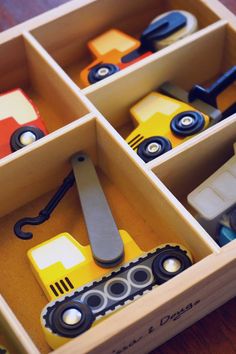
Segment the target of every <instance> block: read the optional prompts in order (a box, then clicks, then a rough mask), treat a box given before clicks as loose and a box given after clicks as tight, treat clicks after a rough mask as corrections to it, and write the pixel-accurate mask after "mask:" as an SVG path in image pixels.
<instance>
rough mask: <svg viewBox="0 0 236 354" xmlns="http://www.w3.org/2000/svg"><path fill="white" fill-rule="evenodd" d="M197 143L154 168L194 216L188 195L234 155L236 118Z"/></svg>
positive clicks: (156, 164)
mask: <svg viewBox="0 0 236 354" xmlns="http://www.w3.org/2000/svg"><path fill="white" fill-rule="evenodd" d="M194 140H195V141H194ZM194 140H192V141H191V142H189V144H188V147H186V148H185V149H184V148H182V149H181V150H179V151H178V153H173V154H172V156H171V157H170V158H165V157H164V156H163V159H158V160H156V162H153V163H152V166H150V167H151V168H152V171H153V172H154V173H155V175H156V176H157V177H158V178H160V180H161V181H162V182H163V183H164V184H165V186H167V188H168V189H169V190H170V191H171V192H172V193H173V194H174V195H175V196H176V198H177V199H178V200H179V201H181V203H182V204H183V205H184V206H185V207H186V208H187V209H189V210H190V212H192V214H193V215H194V214H195V213H194V211H193V210H192V208H191V207H190V205H189V204H188V202H187V195H188V194H189V193H190V192H192V191H193V190H194V189H195V188H196V187H197V186H199V185H200V184H201V183H202V182H203V181H204V180H205V179H206V178H208V177H209V176H211V175H212V174H213V173H214V172H215V171H216V170H217V169H218V168H220V167H221V166H222V165H223V164H224V163H225V162H226V161H227V160H229V159H230V158H231V157H232V156H233V155H234V152H233V144H234V143H235V142H236V115H235V114H234V115H233V116H231V117H229V118H227V119H225V120H224V121H222V122H220V123H218V124H217V125H216V126H214V127H211V128H209V129H208V130H207V131H205V132H203V133H202V134H201V135H199V136H198V137H196V139H194Z"/></svg>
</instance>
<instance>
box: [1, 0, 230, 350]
mask: <svg viewBox="0 0 236 354" xmlns="http://www.w3.org/2000/svg"><path fill="white" fill-rule="evenodd" d="M66 2H68V0H20V1H19V0H1V1H0V31H4V30H6V29H8V28H10V27H12V26H14V25H16V24H18V23H21V22H23V21H25V20H27V19H29V18H32V17H34V16H36V15H39V14H41V13H43V12H45V11H47V10H49V9H52V8H54V7H56V6H59V5H61V4H63V3H66ZM221 2H222V3H223V4H224V5H225V6H226V7H228V8H229V9H230V10H231V11H232V12H234V13H235V14H236V0H221ZM183 353H187V354H195V353H198V354H199V353H201V354H235V353H236V298H234V299H233V300H231V301H229V302H228V303H226V304H225V305H223V306H222V307H220V308H219V309H217V310H216V311H214V312H212V313H211V314H210V315H208V316H206V317H205V318H203V319H202V320H200V321H199V322H197V323H196V324H194V325H193V326H191V327H190V328H188V329H186V330H185V331H183V332H182V333H181V334H179V335H177V336H176V337H174V338H172V339H171V340H169V341H168V342H167V343H165V344H163V345H162V346H161V347H159V348H158V349H155V350H153V351H152V354H183Z"/></svg>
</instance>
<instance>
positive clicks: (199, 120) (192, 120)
mask: <svg viewBox="0 0 236 354" xmlns="http://www.w3.org/2000/svg"><path fill="white" fill-rule="evenodd" d="M204 124H205V119H204V116H203V115H202V114H201V113H199V112H196V111H185V112H182V113H179V114H177V115H176V116H175V117H174V118H173V119H172V121H171V123H170V128H171V131H172V132H173V134H175V135H177V136H180V137H185V136H189V135H193V134H196V133H198V132H200V131H201V130H202V128H203V127H204Z"/></svg>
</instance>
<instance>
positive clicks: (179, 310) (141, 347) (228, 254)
mask: <svg viewBox="0 0 236 354" xmlns="http://www.w3.org/2000/svg"><path fill="white" fill-rule="evenodd" d="M235 246H236V241H233V242H232V243H231V244H229V245H227V246H226V247H224V248H223V249H222V250H221V252H220V253H218V254H212V255H210V256H208V257H206V258H205V259H204V260H202V261H200V262H199V263H197V264H196V265H194V266H192V267H191V268H189V269H188V270H186V271H185V272H183V273H182V274H180V275H179V276H177V277H175V278H173V279H172V280H170V281H169V282H167V283H165V284H163V285H161V287H159V288H158V287H157V288H155V289H154V290H152V291H151V292H149V293H147V294H146V295H144V296H142V297H141V298H139V299H138V300H137V301H134V302H132V303H131V304H130V305H129V306H127V307H124V308H123V309H122V311H118V312H117V313H115V314H113V315H112V316H111V317H109V318H107V319H106V320H105V321H103V322H102V323H100V324H99V325H98V326H95V327H94V328H92V329H91V330H90V331H88V332H87V333H85V334H83V335H82V336H80V337H79V338H76V339H74V340H72V341H71V342H69V343H67V344H66V345H64V346H63V347H61V348H59V349H57V350H56V351H54V352H53V353H54V354H64V353H70V354H77V353H78V352H79V353H80V354H82V353H103V354H106V353H110V354H111V353H121V352H122V348H126V349H125V353H138V352H142V353H147V352H148V351H149V350H151V349H153V348H154V347H156V346H157V345H160V344H162V343H163V342H165V341H166V340H168V339H169V338H171V337H172V336H173V335H175V334H177V333H179V332H181V331H182V330H183V329H185V328H187V327H188V326H190V325H191V324H192V323H194V322H196V321H197V320H198V319H200V318H201V317H204V316H205V315H206V314H208V313H209V312H211V311H213V310H214V309H215V308H217V307H218V306H220V305H222V304H223V303H224V302H226V301H228V300H229V299H231V298H232V297H234V296H235V295H236V247H235ZM172 314H173V315H175V316H176V317H177V315H178V314H179V319H178V321H171V320H170V316H171V315H172ZM167 320H168V321H167ZM166 321H167V322H168V324H166V323H165V322H166ZM161 324H162V325H161Z"/></svg>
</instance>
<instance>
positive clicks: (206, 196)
mask: <svg viewBox="0 0 236 354" xmlns="http://www.w3.org/2000/svg"><path fill="white" fill-rule="evenodd" d="M187 199H188V202H189V204H190V205H191V206H192V207H193V208H194V209H195V210H196V211H197V213H198V216H197V220H198V221H199V222H200V224H201V225H202V226H203V227H204V228H205V229H206V230H207V232H208V233H209V234H210V235H211V236H212V237H214V238H215V237H217V233H218V228H219V225H220V223H222V224H224V222H223V221H224V218H225V215H226V214H227V213H228V212H229V211H231V210H232V208H234V206H235V204H236V143H235V144H234V156H233V157H232V158H231V159H229V160H228V161H227V162H226V163H225V164H224V165H223V166H221V167H220V168H219V169H218V170H217V171H216V172H215V173H214V174H213V175H211V176H210V177H209V178H207V179H206V180H205V181H204V182H203V183H202V184H200V186H198V187H197V188H196V189H195V190H194V191H192V192H191V193H190V194H189V195H188V197H187Z"/></svg>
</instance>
